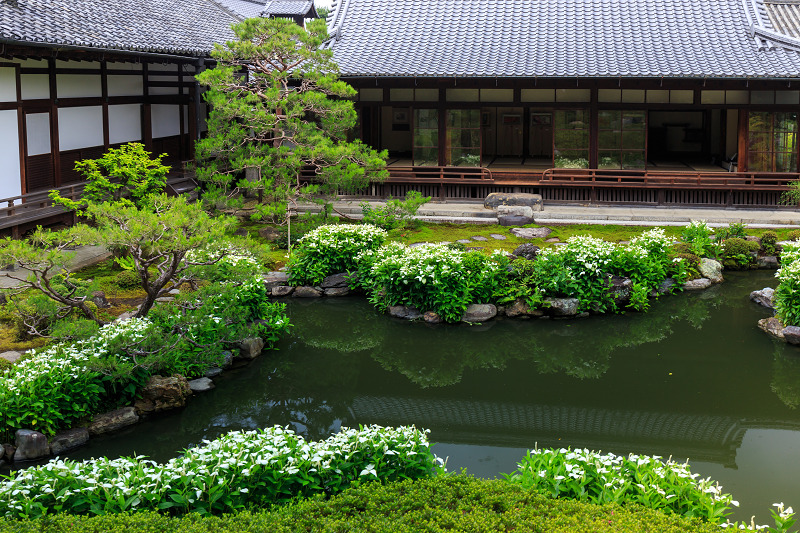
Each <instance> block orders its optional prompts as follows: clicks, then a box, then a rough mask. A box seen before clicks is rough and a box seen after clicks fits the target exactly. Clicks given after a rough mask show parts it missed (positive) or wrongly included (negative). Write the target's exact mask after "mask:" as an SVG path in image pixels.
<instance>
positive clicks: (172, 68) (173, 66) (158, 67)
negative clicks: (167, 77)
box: [147, 63, 178, 72]
mask: <svg viewBox="0 0 800 533" xmlns="http://www.w3.org/2000/svg"><path fill="white" fill-rule="evenodd" d="M147 70H148V72H178V65H177V63H149V64H148V65H147Z"/></svg>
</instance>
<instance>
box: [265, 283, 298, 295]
mask: <svg viewBox="0 0 800 533" xmlns="http://www.w3.org/2000/svg"><path fill="white" fill-rule="evenodd" d="M293 292H294V287H292V286H291V285H278V286H277V287H272V289H270V294H272V296H276V297H282V296H289V295H290V294H292V293H293Z"/></svg>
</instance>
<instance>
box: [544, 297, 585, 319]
mask: <svg viewBox="0 0 800 533" xmlns="http://www.w3.org/2000/svg"><path fill="white" fill-rule="evenodd" d="M544 301H545V303H547V304H550V308H549V309H550V314H551V315H553V316H575V315H577V314H578V305H579V304H580V302H579V301H578V299H577V298H545V299H544Z"/></svg>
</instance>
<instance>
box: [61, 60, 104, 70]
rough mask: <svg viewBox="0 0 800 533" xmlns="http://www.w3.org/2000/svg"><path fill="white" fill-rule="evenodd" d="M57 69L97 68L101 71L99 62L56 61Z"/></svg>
mask: <svg viewBox="0 0 800 533" xmlns="http://www.w3.org/2000/svg"><path fill="white" fill-rule="evenodd" d="M56 68H96V69H97V70H100V62H99V61H72V60H68V61H63V60H61V59H56Z"/></svg>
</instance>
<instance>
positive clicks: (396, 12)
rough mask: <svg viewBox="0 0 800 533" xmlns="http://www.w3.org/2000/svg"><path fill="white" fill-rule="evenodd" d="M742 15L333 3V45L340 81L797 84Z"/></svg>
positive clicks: (568, 2)
mask: <svg viewBox="0 0 800 533" xmlns="http://www.w3.org/2000/svg"><path fill="white" fill-rule="evenodd" d="M747 4H750V2H749V1H748V2H747V3H745V2H743V1H742V0H535V1H534V0H436V1H423V0H337V1H336V2H335V4H334V9H333V10H332V12H331V14H330V15H329V17H328V25H329V30H330V32H331V35H332V39H331V41H330V43H329V45H328V46H330V47H331V48H332V49H333V51H334V58H335V59H336V61H337V62H338V63H339V66H340V68H341V72H342V74H343V75H344V76H370V77H371V76H417V77H426V76H427V77H434V76H435V77H450V76H456V77H542V78H547V77H554V78H560V77H570V78H571V77H680V78H686V77H709V78H729V77H735V78H748V77H776V78H800V52H798V51H797V50H795V49H793V47H792V46H791V44H792V43H791V42H789V43H788V44H787V43H786V42H781V43H780V46H774V45H773V46H768V47H764V46H763V42H759V39H758V38H757V36H756V37H754V36H753V35H751V33H750V22H751V19H752V18H755V17H756V16H757V15H756V13H754V12H750V11H748V8H747V7H746V5H747ZM756 22H757V21H756ZM799 44H800V43H799Z"/></svg>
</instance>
